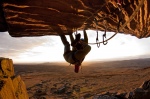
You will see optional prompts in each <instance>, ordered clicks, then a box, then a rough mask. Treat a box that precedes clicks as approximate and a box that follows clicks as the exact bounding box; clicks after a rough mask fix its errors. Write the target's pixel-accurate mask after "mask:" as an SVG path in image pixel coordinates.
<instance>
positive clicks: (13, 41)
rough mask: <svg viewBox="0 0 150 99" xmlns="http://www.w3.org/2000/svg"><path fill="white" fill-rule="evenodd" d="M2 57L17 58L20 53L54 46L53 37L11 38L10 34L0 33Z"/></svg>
mask: <svg viewBox="0 0 150 99" xmlns="http://www.w3.org/2000/svg"><path fill="white" fill-rule="evenodd" d="M0 34H1V36H0V56H4V57H8V56H16V55H18V54H20V53H23V52H26V51H30V50H31V49H33V48H34V47H37V46H41V45H43V46H44V45H45V46H46V44H48V45H49V46H50V47H51V46H54V44H55V40H54V39H53V38H52V37H48V36H45V37H19V38H14V37H11V36H10V35H9V34H8V32H0Z"/></svg>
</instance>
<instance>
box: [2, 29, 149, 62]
mask: <svg viewBox="0 0 150 99" xmlns="http://www.w3.org/2000/svg"><path fill="white" fill-rule="evenodd" d="M78 32H79V33H81V34H83V33H82V31H78ZM87 34H88V37H89V43H95V42H96V40H95V39H96V31H92V30H87ZM102 34H103V33H101V32H100V31H99V41H102ZM113 34H114V33H113V32H108V33H107V38H109V37H110V36H112V35H113ZM82 36H83V35H82ZM67 39H68V41H69V42H70V39H69V37H68V36H67ZM91 48H92V49H91V51H90V53H89V54H88V55H87V56H86V58H85V61H110V60H124V59H137V58H150V51H149V49H150V38H143V39H138V38H137V37H135V36H131V35H127V34H126V35H125V34H117V35H116V36H115V37H114V38H112V39H111V40H109V41H108V44H107V45H102V44H101V46H100V47H99V48H98V47H97V45H91ZM63 51H64V46H63V44H62V42H61V40H60V37H59V36H52V35H50V36H40V37H11V36H10V35H9V33H8V32H0V57H5V58H10V59H13V62H14V63H44V62H65V60H64V58H63Z"/></svg>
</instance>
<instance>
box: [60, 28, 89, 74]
mask: <svg viewBox="0 0 150 99" xmlns="http://www.w3.org/2000/svg"><path fill="white" fill-rule="evenodd" d="M83 32H84V33H83V34H84V39H80V37H81V34H80V33H79V34H77V35H76V36H75V37H76V38H75V40H74V38H73V35H72V34H70V35H69V37H70V40H71V46H72V50H71V49H70V44H69V42H68V41H67V39H66V37H65V35H62V34H61V35H59V36H60V38H61V40H62V43H63V44H64V54H63V56H64V58H65V60H66V61H67V62H68V63H70V64H74V65H75V70H74V71H75V72H76V73H78V72H79V67H80V66H81V63H82V62H83V60H84V58H85V56H86V55H87V54H88V53H89V52H90V50H91V46H89V45H88V37H87V34H86V31H85V30H83Z"/></svg>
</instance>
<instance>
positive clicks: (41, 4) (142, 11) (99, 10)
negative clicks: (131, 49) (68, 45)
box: [0, 0, 150, 38]
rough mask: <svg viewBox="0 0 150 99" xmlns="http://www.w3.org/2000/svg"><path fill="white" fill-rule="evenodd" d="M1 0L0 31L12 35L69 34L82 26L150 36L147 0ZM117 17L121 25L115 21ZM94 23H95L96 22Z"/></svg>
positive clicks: (149, 9) (149, 7)
mask: <svg viewBox="0 0 150 99" xmlns="http://www.w3.org/2000/svg"><path fill="white" fill-rule="evenodd" d="M117 1H119V0H45V1H41V0H23V1H21V0H1V1H0V3H1V5H0V32H4V31H8V32H9V34H10V35H11V36H12V37H25V36H26V37H31V36H44V35H58V34H65V35H67V34H71V33H73V32H75V31H76V30H83V29H84V28H87V29H90V30H96V29H98V30H100V31H105V28H107V29H106V30H107V31H110V32H116V30H117V28H118V27H119V33H123V34H130V35H133V36H136V37H138V38H145V37H149V36H150V15H149V13H150V0H120V1H122V3H121V5H119V4H118V2H117ZM119 20H120V25H119V24H118V23H119ZM96 24H97V25H96Z"/></svg>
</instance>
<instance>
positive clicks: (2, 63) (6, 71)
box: [0, 58, 29, 99]
mask: <svg viewBox="0 0 150 99" xmlns="http://www.w3.org/2000/svg"><path fill="white" fill-rule="evenodd" d="M0 99H29V98H28V94H27V90H26V86H25V84H24V82H23V81H22V79H21V77H20V76H15V74H14V67H13V61H12V60H11V59H6V58H0Z"/></svg>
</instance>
